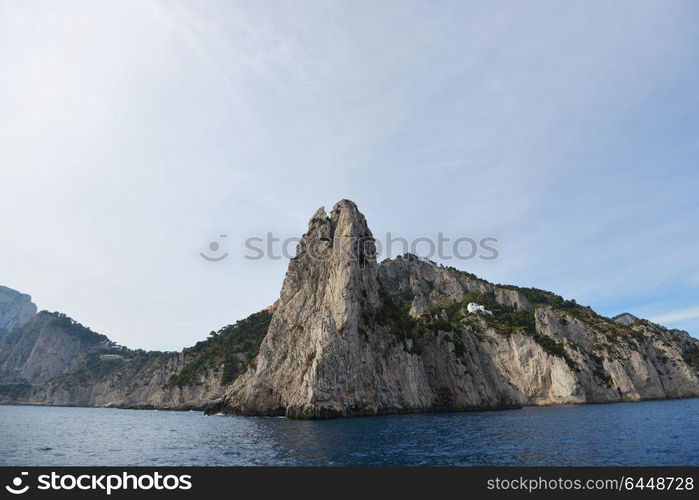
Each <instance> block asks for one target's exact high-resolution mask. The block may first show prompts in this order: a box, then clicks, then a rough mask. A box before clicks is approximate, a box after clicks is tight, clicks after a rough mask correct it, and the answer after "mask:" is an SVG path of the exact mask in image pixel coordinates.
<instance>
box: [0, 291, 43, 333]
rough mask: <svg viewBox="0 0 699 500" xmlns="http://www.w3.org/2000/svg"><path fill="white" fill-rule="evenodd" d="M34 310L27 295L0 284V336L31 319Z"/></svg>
mask: <svg viewBox="0 0 699 500" xmlns="http://www.w3.org/2000/svg"><path fill="white" fill-rule="evenodd" d="M36 310H37V309H36V305H35V304H34V303H33V302H32V298H31V297H30V296H29V295H26V294H23V293H19V292H17V291H15V290H12V289H11V288H7V287H6V286H0V338H2V337H3V336H4V335H5V334H6V333H7V332H9V331H11V330H14V329H15V328H17V327H18V326H22V325H23V324H25V323H26V322H27V321H29V320H30V319H32V318H33V317H34V315H35V314H36Z"/></svg>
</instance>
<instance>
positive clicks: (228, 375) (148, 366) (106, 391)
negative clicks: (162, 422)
mask: <svg viewBox="0 0 699 500" xmlns="http://www.w3.org/2000/svg"><path fill="white" fill-rule="evenodd" d="M269 319H270V314H269V313H268V312H264V311H263V312H260V313H256V314H253V315H252V316H251V317H250V318H247V319H245V320H243V321H240V322H238V323H236V324H235V325H230V326H227V327H225V328H223V329H221V330H220V331H219V332H217V333H213V332H212V335H211V337H210V338H209V339H207V340H205V341H202V342H199V343H198V344H197V345H196V346H194V347H192V348H189V349H185V350H184V351H183V352H180V353H174V352H145V351H140V350H137V351H134V350H131V349H127V348H124V347H120V346H117V345H116V344H114V343H113V342H111V341H110V340H109V339H108V338H107V337H105V336H104V335H99V334H97V333H95V332H93V331H91V330H90V329H88V328H86V327H84V326H82V325H80V324H79V323H76V322H75V321H73V320H72V319H70V318H68V317H67V316H65V315H62V314H58V313H49V312H46V311H42V312H40V313H39V314H38V315H37V316H35V318H34V319H32V320H31V321H29V322H28V323H26V324H25V325H23V326H22V327H20V328H17V329H15V330H13V331H12V332H10V333H9V334H7V335H6V337H5V338H4V339H2V340H0V403H5V404H10V403H21V404H46V405H66V406H113V407H121V408H159V409H204V408H206V407H207V406H208V405H209V404H210V402H211V401H212V400H214V399H216V398H219V397H220V396H222V394H223V391H224V388H225V387H226V386H227V384H228V383H229V382H230V380H232V379H233V378H235V377H236V376H237V374H238V373H239V372H240V371H241V370H242V369H243V368H244V366H245V363H247V362H248V361H249V359H250V358H252V357H253V356H254V353H256V352H257V346H258V345H259V342H260V341H261V339H262V336H263V335H264V332H265V331H266V329H267V326H268V325H269Z"/></svg>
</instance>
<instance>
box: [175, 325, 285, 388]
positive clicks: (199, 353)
mask: <svg viewBox="0 0 699 500" xmlns="http://www.w3.org/2000/svg"><path fill="white" fill-rule="evenodd" d="M271 320H272V314H271V313H270V312H269V311H260V312H257V313H255V314H252V315H251V316H248V317H247V318H245V319H243V320H240V321H238V322H237V323H235V324H234V325H229V326H226V327H224V328H222V329H221V330H219V331H218V332H211V335H210V336H209V338H208V339H206V340H202V341H201V342H197V343H196V345H194V347H190V348H189V349H185V350H184V354H185V355H188V356H191V359H190V361H189V362H188V363H187V364H186V365H185V366H184V368H182V370H180V372H179V373H177V374H176V375H173V376H172V377H170V380H169V381H168V385H169V386H182V385H196V384H198V383H199V379H200V376H201V375H202V374H203V373H204V372H206V371H207V370H209V369H212V368H214V369H215V368H217V367H219V366H221V365H222V366H223V373H222V375H221V382H222V383H224V384H228V383H230V382H232V381H233V380H234V379H235V378H236V377H237V376H238V374H239V373H241V371H242V370H243V368H244V367H246V366H247V365H248V364H249V363H251V362H252V360H253V358H254V357H255V356H257V352H258V350H259V349H260V343H261V342H262V339H263V338H264V336H265V334H266V333H267V329H268V328H269V323H270V321H271Z"/></svg>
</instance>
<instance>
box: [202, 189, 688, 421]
mask: <svg viewBox="0 0 699 500" xmlns="http://www.w3.org/2000/svg"><path fill="white" fill-rule="evenodd" d="M470 302H477V303H479V304H485V305H486V307H487V309H488V310H492V311H493V312H494V314H493V316H492V317H491V316H489V315H475V314H474V315H469V314H468V312H467V305H468V303H470ZM697 350H698V343H697V341H696V340H694V339H691V337H689V336H688V335H686V336H684V337H683V336H682V335H680V334H677V333H673V332H672V331H670V330H666V329H664V328H662V327H659V326H657V325H653V324H652V323H649V322H644V321H636V322H634V323H633V327H632V326H631V325H628V324H626V323H625V322H621V324H618V323H615V322H613V321H611V320H609V319H606V318H603V317H601V316H599V315H597V314H596V313H594V311H592V310H591V309H589V308H584V307H581V306H578V305H577V304H576V303H575V302H573V301H564V300H563V299H562V298H560V297H558V296H556V295H554V294H551V293H549V292H544V291H541V290H536V289H520V288H516V287H505V286H497V285H492V284H490V283H487V282H485V281H483V280H480V279H478V278H476V277H475V276H473V275H470V274H468V273H464V272H461V271H458V270H456V269H453V268H444V267H440V266H438V265H436V264H434V263H431V262H427V261H425V260H423V259H418V258H416V257H414V256H410V255H407V256H405V257H403V258H399V259H395V260H388V261H384V262H383V263H381V264H380V265H377V263H376V259H375V255H374V252H373V240H372V235H371V232H370V231H369V229H368V227H367V225H366V221H365V219H364V217H363V216H362V215H361V213H359V211H358V210H357V207H356V205H355V204H354V203H352V202H351V201H348V200H343V201H341V202H339V203H338V204H337V205H336V206H335V207H334V208H333V210H332V211H331V213H330V214H329V216H328V215H326V214H325V212H324V211H323V210H322V209H320V210H318V212H316V214H315V215H314V216H313V217H312V219H311V221H310V224H309V228H308V232H307V233H306V234H304V236H303V238H302V240H301V242H300V243H299V246H298V249H297V255H296V257H295V258H294V259H292V261H291V262H290V264H289V270H288V272H287V275H286V278H285V280H284V285H283V287H282V292H281V296H280V299H279V302H278V304H277V308H276V310H275V311H274V314H273V317H272V321H271V324H270V328H269V331H268V333H267V336H266V337H265V339H264V340H263V342H262V345H261V347H260V352H259V355H258V357H257V361H256V365H255V366H253V367H251V369H249V370H248V371H247V372H246V373H245V374H243V375H242V376H241V377H239V378H238V379H237V380H235V382H234V383H233V385H232V386H231V388H230V389H229V390H228V391H227V392H226V395H225V397H224V398H222V400H221V402H220V405H219V406H218V408H217V409H216V410H220V411H223V412H226V413H234V414H243V415H286V416H289V417H296V418H325V417H339V416H353V415H374V414H382V413H397V412H415V411H427V410H467V409H482V408H510V407H518V406H521V405H531V404H567V403H585V402H606V401H620V400H638V399H644V398H667V397H689V396H697V395H699V378H698V376H697V369H696V364H693V362H692V360H693V359H696V353H697ZM212 411H214V410H213V409H212Z"/></svg>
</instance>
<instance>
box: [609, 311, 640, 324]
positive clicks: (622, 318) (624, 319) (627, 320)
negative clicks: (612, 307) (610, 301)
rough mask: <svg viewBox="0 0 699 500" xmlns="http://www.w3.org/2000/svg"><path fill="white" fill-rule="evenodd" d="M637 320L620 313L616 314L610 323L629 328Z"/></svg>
mask: <svg viewBox="0 0 699 500" xmlns="http://www.w3.org/2000/svg"><path fill="white" fill-rule="evenodd" d="M637 319H638V318H637V317H636V316H634V315H633V314H631V313H627V312H625V313H621V314H617V315H616V316H614V317H613V318H612V321H614V322H615V323H618V324H620V325H624V326H631V325H633V324H634V322H635V321H636V320H637Z"/></svg>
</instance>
